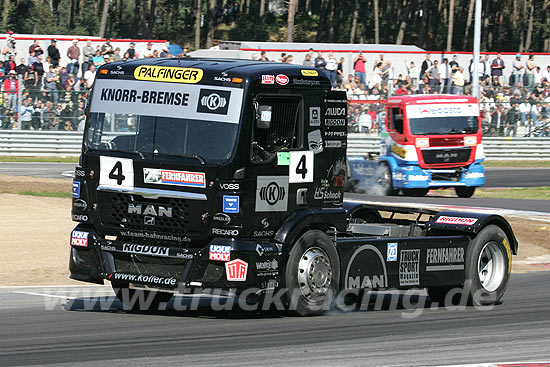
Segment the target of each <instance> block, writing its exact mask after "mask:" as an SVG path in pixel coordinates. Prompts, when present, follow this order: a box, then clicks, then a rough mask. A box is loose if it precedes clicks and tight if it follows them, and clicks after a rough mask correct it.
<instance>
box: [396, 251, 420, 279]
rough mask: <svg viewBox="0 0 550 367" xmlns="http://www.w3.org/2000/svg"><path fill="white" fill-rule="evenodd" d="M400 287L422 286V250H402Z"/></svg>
mask: <svg viewBox="0 0 550 367" xmlns="http://www.w3.org/2000/svg"><path fill="white" fill-rule="evenodd" d="M399 285H400V286H403V285H420V249H415V250H401V253H400V258H399Z"/></svg>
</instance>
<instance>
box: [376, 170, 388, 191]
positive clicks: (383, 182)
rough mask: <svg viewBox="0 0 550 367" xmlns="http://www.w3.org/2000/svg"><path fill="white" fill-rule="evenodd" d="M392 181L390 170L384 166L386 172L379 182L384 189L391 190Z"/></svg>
mask: <svg viewBox="0 0 550 367" xmlns="http://www.w3.org/2000/svg"><path fill="white" fill-rule="evenodd" d="M390 183H391V176H390V170H389V169H387V168H384V172H383V173H382V175H381V176H380V178H379V179H378V184H379V185H380V186H382V188H383V189H384V190H389V186H390Z"/></svg>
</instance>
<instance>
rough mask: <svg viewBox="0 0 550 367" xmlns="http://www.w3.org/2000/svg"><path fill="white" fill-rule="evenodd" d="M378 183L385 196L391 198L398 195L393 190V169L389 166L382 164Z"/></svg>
mask: <svg viewBox="0 0 550 367" xmlns="http://www.w3.org/2000/svg"><path fill="white" fill-rule="evenodd" d="M377 183H378V185H379V186H380V187H381V188H382V194H383V195H384V196H391V195H395V194H396V193H397V192H396V190H394V188H393V183H392V174H391V169H390V167H388V165H387V164H384V163H382V164H381V165H380V171H379V176H378V182H377Z"/></svg>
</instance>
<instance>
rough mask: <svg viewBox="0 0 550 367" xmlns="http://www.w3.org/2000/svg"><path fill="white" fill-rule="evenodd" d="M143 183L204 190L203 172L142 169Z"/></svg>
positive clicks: (204, 178) (204, 179) (204, 176)
mask: <svg viewBox="0 0 550 367" xmlns="http://www.w3.org/2000/svg"><path fill="white" fill-rule="evenodd" d="M143 182H144V183H148V184H161V185H175V186H188V187H200V188H205V187H206V175H205V174H204V173H203V172H189V171H173V170H167V169H157V168H144V169H143Z"/></svg>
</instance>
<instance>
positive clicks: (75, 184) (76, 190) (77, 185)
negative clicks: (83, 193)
mask: <svg viewBox="0 0 550 367" xmlns="http://www.w3.org/2000/svg"><path fill="white" fill-rule="evenodd" d="M73 198H75V199H78V198H80V181H76V180H74V181H73Z"/></svg>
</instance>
